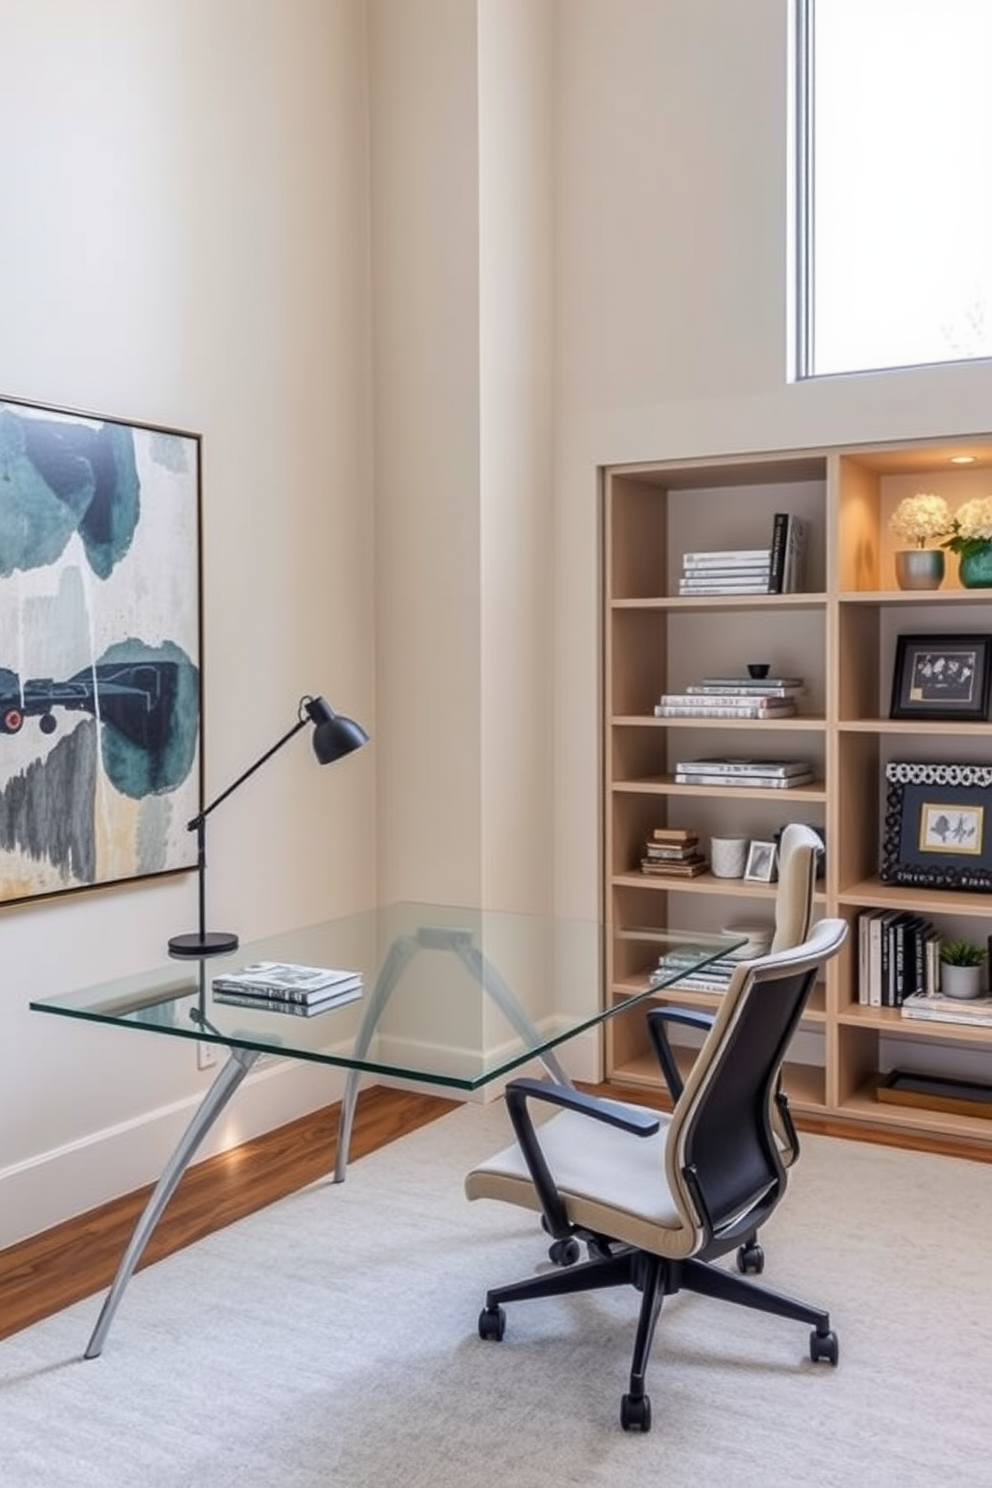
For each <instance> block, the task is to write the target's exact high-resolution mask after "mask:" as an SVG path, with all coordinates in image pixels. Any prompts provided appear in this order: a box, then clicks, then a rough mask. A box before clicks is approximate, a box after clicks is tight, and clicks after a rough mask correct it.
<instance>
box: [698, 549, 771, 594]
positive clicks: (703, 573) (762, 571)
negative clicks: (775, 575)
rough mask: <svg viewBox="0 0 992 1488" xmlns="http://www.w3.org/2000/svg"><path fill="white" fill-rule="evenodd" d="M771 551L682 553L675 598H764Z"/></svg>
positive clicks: (769, 574) (769, 569)
mask: <svg viewBox="0 0 992 1488" xmlns="http://www.w3.org/2000/svg"><path fill="white" fill-rule="evenodd" d="M771 562H772V551H771V548H770V547H769V548H720V549H714V550H712V551H710V552H702V553H683V555H682V576H681V578H680V579H679V594H680V595H682V596H683V597H684V598H692V597H693V596H694V595H707V594H767V593H768V592H769V587H770V584H771Z"/></svg>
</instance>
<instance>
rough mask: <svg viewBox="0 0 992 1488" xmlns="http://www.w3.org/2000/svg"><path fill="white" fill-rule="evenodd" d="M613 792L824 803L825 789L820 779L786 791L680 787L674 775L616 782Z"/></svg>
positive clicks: (725, 786)
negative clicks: (716, 794)
mask: <svg viewBox="0 0 992 1488" xmlns="http://www.w3.org/2000/svg"><path fill="white" fill-rule="evenodd" d="M613 789H614V791H615V792H616V793H618V794H620V793H622V792H624V791H629V792H635V793H638V794H645V795H661V796H704V797H706V798H708V799H710V800H712V799H713V796H714V793H718V794H719V795H720V796H721V797H725V798H726V799H727V800H728V801H731V800H747V801H753V800H760V801H769V800H771V801H783V800H788V801H823V800H824V799H825V791H826V786H825V784H824V782H823V781H822V780H814V781H813V782H812V783H811V784H809V785H795V786H792V787H790V789H788V790H769V789H767V788H764V787H762V786H753V785H752V786H747V785H679V784H678V783H677V782H676V780H675V777H674V776H673V775H648V776H645V777H644V778H643V779H641V780H618V781H615V782H614V784H613Z"/></svg>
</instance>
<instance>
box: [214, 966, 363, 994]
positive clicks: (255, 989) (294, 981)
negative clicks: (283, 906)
mask: <svg viewBox="0 0 992 1488" xmlns="http://www.w3.org/2000/svg"><path fill="white" fill-rule="evenodd" d="M211 985H212V987H213V992H214V996H215V997H216V996H217V995H218V994H220V993H236V994H237V995H238V996H240V997H260V998H268V999H270V1000H274V1001H281V1002H296V1003H303V1004H310V1003H314V1002H321V1003H327V1002H329V1001H331V1000H333V999H334V998H338V999H340V998H344V997H347V998H348V1000H349V1001H351V1000H352V997H354V996H358V995H360V993H361V990H362V978H361V974H360V972H357V971H342V970H338V969H337V968H334V967H328V966H298V965H296V964H295V963H293V962H289V961H253V962H251V964H250V965H248V966H243V967H242V968H241V970H240V971H229V972H225V973H224V974H223V975H221V976H215V977H214V979H213V982H212V983H211Z"/></svg>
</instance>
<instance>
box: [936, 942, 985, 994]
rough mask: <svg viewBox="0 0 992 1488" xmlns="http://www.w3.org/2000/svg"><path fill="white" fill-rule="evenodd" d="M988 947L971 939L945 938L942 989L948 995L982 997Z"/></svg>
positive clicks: (941, 948) (942, 961) (942, 954)
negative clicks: (983, 971) (984, 966)
mask: <svg viewBox="0 0 992 1488" xmlns="http://www.w3.org/2000/svg"><path fill="white" fill-rule="evenodd" d="M985 958H986V948H985V947H984V946H980V945H975V944H974V943H973V942H972V941H970V940H945V941H943V942H942V943H941V947H940V990H941V992H943V993H944V995H945V996H947V997H962V998H963V997H981V995H982V967H983V965H984V963H985Z"/></svg>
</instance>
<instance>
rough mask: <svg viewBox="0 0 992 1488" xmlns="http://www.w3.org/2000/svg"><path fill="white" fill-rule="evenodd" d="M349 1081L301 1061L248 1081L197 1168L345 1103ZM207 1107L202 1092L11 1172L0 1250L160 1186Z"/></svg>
mask: <svg viewBox="0 0 992 1488" xmlns="http://www.w3.org/2000/svg"><path fill="white" fill-rule="evenodd" d="M345 1075H346V1071H344V1070H341V1069H337V1068H334V1067H332V1066H329V1065H310V1064H304V1063H303V1062H302V1061H300V1060H285V1059H282V1060H274V1061H272V1062H271V1063H268V1064H263V1065H262V1066H260V1067H259V1068H258V1069H257V1070H253V1071H252V1073H251V1074H250V1075H248V1076H247V1078H246V1079H245V1082H244V1084H243V1085H242V1086H241V1088H240V1090H238V1091H237V1092H236V1094H235V1095H234V1097H233V1098H232V1100H231V1102H230V1104H229V1105H228V1106H227V1108H226V1109H225V1110H224V1112H223V1113H222V1114H221V1116H220V1118H219V1120H218V1121H217V1124H216V1125H215V1126H214V1127H213V1129H212V1130H211V1131H210V1132H209V1133H208V1134H207V1136H206V1137H205V1138H204V1141H203V1145H202V1146H201V1147H200V1148H199V1149H198V1151H197V1153H196V1155H195V1158H194V1162H202V1161H203V1159H204V1158H206V1157H212V1156H213V1155H214V1154H216V1153H218V1152H226V1151H228V1150H229V1149H230V1148H232V1147H236V1146H238V1144H239V1143H241V1142H246V1141H249V1140H250V1139H251V1138H252V1137H257V1136H260V1135H261V1134H262V1133H264V1132H267V1131H272V1130H273V1129H274V1128H275V1127H277V1126H282V1125H284V1124H285V1123H286V1122H287V1121H293V1120H295V1118H296V1117H298V1116H305V1115H306V1114H307V1113H308V1112H310V1111H315V1110H317V1109H319V1107H321V1106H326V1105H331V1104H332V1103H333V1102H334V1101H337V1100H340V1099H341V1095H342V1092H343V1090H344V1081H345ZM202 1099H203V1092H202V1091H198V1092H196V1093H194V1094H193V1095H190V1096H189V1097H187V1098H186V1099H184V1100H182V1101H177V1102H175V1104H173V1105H169V1106H163V1107H160V1108H159V1109H158V1110H154V1111H148V1112H144V1113H142V1115H141V1116H139V1117H137V1118H136V1119H135V1120H133V1121H129V1122H124V1123H121V1124H120V1125H119V1126H114V1127H109V1128H107V1129H105V1130H103V1131H99V1132H94V1133H92V1134H91V1135H90V1136H87V1137H84V1138H82V1139H81V1140H79V1141H78V1142H69V1143H66V1144H65V1145H64V1146H62V1147H58V1148H55V1149H53V1150H52V1151H50V1152H45V1153H42V1154H41V1155H40V1156H38V1157H35V1158H32V1159H31V1161H29V1162H25V1163H20V1164H14V1165H13V1166H11V1167H9V1168H6V1169H4V1170H3V1171H2V1172H0V1250H2V1249H5V1248H6V1247H7V1246H9V1245H14V1244H16V1243H17V1241H19V1240H25V1239H27V1238H28V1237H29V1236H30V1235H37V1234H39V1233H40V1232H41V1231H42V1230H48V1229H51V1228H52V1226H53V1225H57V1224H61V1223H62V1221H63V1220H66V1219H71V1218H73V1216H75V1215H77V1214H83V1213H85V1212H86V1211H87V1210H88V1209H94V1208H96V1207H97V1206H98V1205H99V1204H104V1203H106V1202H107V1201H108V1200H111V1199H116V1198H120V1197H121V1196H122V1195H123V1194H127V1193H131V1192H132V1191H133V1190H134V1189H136V1188H141V1187H142V1186H143V1185H144V1184H147V1183H153V1182H155V1180H156V1179H157V1178H158V1176H159V1174H160V1173H161V1171H162V1169H163V1168H164V1167H165V1164H166V1162H167V1161H168V1159H169V1157H170V1156H171V1154H172V1152H173V1151H174V1150H175V1147H176V1145H177V1143H178V1142H179V1139H180V1137H181V1136H182V1134H183V1132H184V1131H185V1130H186V1127H187V1126H188V1125H189V1123H190V1121H191V1120H192V1117H193V1114H194V1112H195V1111H196V1108H197V1106H198V1105H199V1104H200V1101H201V1100H202ZM329 1158H330V1154H329ZM329 1165H330V1164H329Z"/></svg>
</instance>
